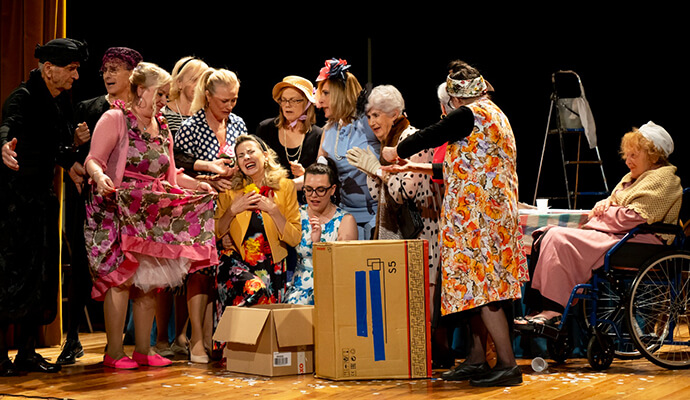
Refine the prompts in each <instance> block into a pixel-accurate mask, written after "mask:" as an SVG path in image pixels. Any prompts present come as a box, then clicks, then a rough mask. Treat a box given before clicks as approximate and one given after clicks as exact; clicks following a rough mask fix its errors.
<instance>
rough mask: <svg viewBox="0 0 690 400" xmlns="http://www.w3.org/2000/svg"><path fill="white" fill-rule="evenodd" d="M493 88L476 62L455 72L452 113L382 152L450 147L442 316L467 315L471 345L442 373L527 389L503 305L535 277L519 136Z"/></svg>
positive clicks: (393, 156)
mask: <svg viewBox="0 0 690 400" xmlns="http://www.w3.org/2000/svg"><path fill="white" fill-rule="evenodd" d="M487 88H488V85H487V83H486V81H485V80H484V78H483V77H482V76H481V75H480V74H479V72H478V71H477V70H476V69H475V68H473V67H471V66H469V65H465V66H464V68H462V69H459V70H458V71H457V72H454V73H452V74H451V75H449V76H448V79H447V85H446V90H447V91H448V94H449V95H450V96H451V100H450V103H449V105H450V106H451V107H452V108H453V111H451V112H449V113H448V115H447V116H446V118H444V119H443V120H441V121H440V122H438V123H436V124H434V125H432V126H430V127H427V128H425V129H421V130H420V131H418V132H417V133H415V134H414V135H411V136H409V137H408V138H406V139H405V140H403V141H401V142H400V143H398V145H397V146H396V147H387V148H384V149H383V150H382V153H381V154H382V156H383V157H384V158H385V159H386V160H388V161H399V162H400V160H399V159H404V158H407V157H409V156H411V155H413V154H415V153H417V152H418V151H419V150H421V149H425V148H433V147H437V146H439V145H442V144H443V143H445V142H448V146H447V148H446V156H445V159H444V161H443V180H444V187H445V195H444V199H443V207H442V210H441V219H440V223H439V225H440V228H441V232H440V237H439V240H440V246H441V273H442V281H441V290H442V294H441V296H442V300H441V312H442V314H443V315H448V314H454V313H458V312H463V314H461V315H463V316H466V317H467V318H468V320H469V325H470V331H471V333H472V347H471V349H470V351H469V354H468V356H467V358H466V360H465V361H464V362H463V363H461V364H459V365H458V366H456V367H455V368H453V369H451V370H450V371H448V372H445V373H443V374H442V375H441V376H442V377H443V378H444V379H447V380H465V379H469V380H470V383H471V384H473V385H476V386H507V385H516V384H520V383H521V382H522V373H521V371H520V367H519V366H517V364H516V362H515V356H514V354H513V349H512V342H511V338H510V330H509V328H508V321H507V319H506V316H505V314H504V311H503V305H504V304H503V303H504V301H510V300H512V299H516V298H520V297H521V286H522V283H523V282H524V281H526V280H527V278H528V274H527V264H526V258H525V256H524V254H523V252H522V250H521V249H522V245H521V235H520V233H519V229H518V180H517V172H516V159H517V157H516V148H515V138H514V137H513V131H512V128H511V126H510V123H509V122H508V119H507V117H506V116H505V114H503V112H502V111H501V110H500V109H499V108H498V106H496V104H494V103H493V102H492V101H491V100H490V99H489V98H488V96H487V95H486V92H487ZM401 162H403V163H404V162H405V161H401ZM487 333H488V334H490V336H491V338H492V339H493V342H494V344H495V346H496V353H497V362H496V365H495V366H494V368H490V367H489V365H488V363H487V362H486V350H485V346H486V337H487V335H486V334H487Z"/></svg>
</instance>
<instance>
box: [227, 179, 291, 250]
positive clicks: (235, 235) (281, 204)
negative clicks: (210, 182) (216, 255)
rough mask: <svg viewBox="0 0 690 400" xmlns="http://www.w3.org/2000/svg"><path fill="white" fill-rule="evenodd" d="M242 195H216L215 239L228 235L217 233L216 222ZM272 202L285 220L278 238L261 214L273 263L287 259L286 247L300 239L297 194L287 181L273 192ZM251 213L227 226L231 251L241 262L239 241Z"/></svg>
mask: <svg viewBox="0 0 690 400" xmlns="http://www.w3.org/2000/svg"><path fill="white" fill-rule="evenodd" d="M243 194H244V191H243V190H242V189H239V190H226V191H225V192H222V193H220V194H219V195H218V207H217V208H216V215H215V219H216V237H218V238H221V237H223V236H225V235H226V234H227V233H228V230H226V231H224V232H221V231H220V230H219V227H218V223H217V222H218V219H220V217H221V216H222V215H223V214H225V212H226V211H227V210H228V209H229V208H230V205H231V204H232V202H233V201H234V199H235V198H236V197H237V196H242V195H243ZM273 200H274V201H275V203H276V205H277V206H278V208H279V209H280V212H281V213H282V214H283V216H284V217H285V220H286V221H285V229H284V232H283V234H282V235H281V234H280V232H278V228H277V227H276V225H275V222H274V221H273V218H271V217H270V216H269V215H268V214H267V213H265V212H263V211H262V212H261V216H262V217H263V220H264V230H265V231H266V237H267V239H268V243H269V245H270V246H271V253H272V257H273V261H274V262H276V263H277V262H280V261H282V260H283V259H284V258H285V257H286V256H287V247H288V246H290V247H294V246H297V245H298V244H299V242H300V240H301V239H302V230H301V221H300V215H299V203H298V202H297V192H296V191H295V185H294V183H293V182H292V180H291V179H281V181H280V189H279V190H276V191H274V197H273ZM251 213H252V212H251V211H243V212H241V213H239V214H237V215H236V216H235V218H233V219H232V221H231V222H230V228H229V233H230V237H231V238H232V243H233V246H234V248H235V250H236V251H237V252H238V253H240V255H241V256H242V259H245V254H244V249H243V248H242V241H243V240H244V236H245V235H246V233H247V228H248V227H249V220H250V218H251Z"/></svg>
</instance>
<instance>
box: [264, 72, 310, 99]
mask: <svg viewBox="0 0 690 400" xmlns="http://www.w3.org/2000/svg"><path fill="white" fill-rule="evenodd" d="M287 87H291V88H293V89H296V90H299V91H300V92H302V93H303V94H304V96H305V97H306V98H307V100H309V102H310V103H316V99H315V98H314V85H312V83H311V82H310V81H309V80H308V79H304V78H302V77H301V76H296V75H290V76H286V77H285V78H283V81H282V82H279V83H277V84H276V85H275V86H273V100H275V101H276V102H279V101H280V92H281V91H282V90H283V89H285V88H287Z"/></svg>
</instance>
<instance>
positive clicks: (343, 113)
mask: <svg viewBox="0 0 690 400" xmlns="http://www.w3.org/2000/svg"><path fill="white" fill-rule="evenodd" d="M345 74H346V76H347V79H345V81H344V82H343V81H342V80H340V79H327V80H323V81H320V82H319V84H318V87H317V91H318V94H319V95H321V91H322V90H323V85H324V84H325V83H326V82H328V89H329V91H330V109H331V116H330V118H329V119H328V123H329V124H332V123H334V122H338V121H343V123H345V124H349V123H350V122H352V121H354V120H355V118H356V114H357V98H358V97H359V94H360V93H361V92H362V85H360V84H359V81H358V80H357V78H355V76H354V75H352V74H351V73H350V72H346V73H345Z"/></svg>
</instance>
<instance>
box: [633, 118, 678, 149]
mask: <svg viewBox="0 0 690 400" xmlns="http://www.w3.org/2000/svg"><path fill="white" fill-rule="evenodd" d="M637 130H638V131H640V133H641V134H642V136H644V137H645V138H647V139H648V140H651V141H652V143H654V145H655V146H656V147H658V148H659V150H661V151H663V152H664V153H665V154H666V157H668V156H669V155H670V154H671V153H673V139H672V138H671V135H669V134H668V132H666V129H664V128H662V127H661V126H659V125H657V124H655V123H654V122H652V121H649V122H647V123H646V124H644V125H642V126H641V127H639V128H638V129H637Z"/></svg>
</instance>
